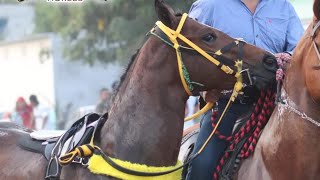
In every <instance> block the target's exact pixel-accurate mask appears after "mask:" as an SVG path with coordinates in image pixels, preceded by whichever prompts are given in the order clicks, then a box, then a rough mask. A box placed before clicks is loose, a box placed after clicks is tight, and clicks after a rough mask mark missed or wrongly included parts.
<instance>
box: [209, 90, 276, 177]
mask: <svg viewBox="0 0 320 180" xmlns="http://www.w3.org/2000/svg"><path fill="white" fill-rule="evenodd" d="M274 99H275V93H274V92H272V91H271V90H268V91H267V92H266V93H265V92H264V91H261V94H260V98H259V99H258V101H257V104H256V106H255V107H254V111H253V113H252V115H251V116H250V119H249V120H248V121H247V122H246V124H245V126H243V127H242V128H241V129H240V130H239V132H238V133H236V134H234V135H233V136H229V137H226V136H224V135H221V134H220V133H219V132H218V131H217V132H216V135H217V136H218V138H220V139H223V140H226V141H230V142H231V143H230V145H229V147H228V150H227V151H225V154H224V155H223V156H222V158H221V159H220V161H219V164H218V165H217V167H216V168H215V172H214V174H213V179H214V180H216V179H218V178H219V176H218V174H219V172H220V171H221V169H222V167H223V165H224V163H225V162H226V160H227V159H228V157H229V156H230V153H231V151H232V150H233V149H234V148H235V147H236V145H237V144H238V143H239V142H240V141H241V140H242V139H243V138H244V136H245V135H246V134H248V133H250V134H251V135H250V136H249V138H248V139H247V141H246V142H245V143H244V145H243V147H242V149H241V151H240V157H241V158H242V159H246V158H248V157H249V156H250V155H251V154H252V153H253V152H254V149H255V147H256V145H257V142H258V139H259V137H260V133H261V131H262V129H263V128H264V126H265V125H266V124H267V122H268V120H269V118H270V116H271V113H272V112H273V109H274V107H275V105H274ZM217 115H218V113H217V112H216V111H214V112H213V114H212V118H211V120H212V126H213V127H215V119H216V117H217Z"/></svg>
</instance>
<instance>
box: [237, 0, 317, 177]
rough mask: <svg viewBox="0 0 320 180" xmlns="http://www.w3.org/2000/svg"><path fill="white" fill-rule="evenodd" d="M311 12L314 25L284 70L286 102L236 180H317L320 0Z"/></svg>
mask: <svg viewBox="0 0 320 180" xmlns="http://www.w3.org/2000/svg"><path fill="white" fill-rule="evenodd" d="M313 9H314V15H315V17H314V20H313V22H312V23H311V24H310V26H309V27H308V29H307V30H306V32H305V35H304V36H303V38H302V39H301V40H300V42H299V44H298V46H297V47H296V49H295V52H294V55H293V59H292V60H291V64H290V66H289V69H288V71H287V77H286V79H285V82H284V86H283V89H282V96H283V97H282V98H283V99H284V102H283V103H282V104H278V105H277V107H276V109H275V111H274V113H273V115H272V116H271V118H270V120H269V123H268V124H267V126H266V127H265V129H264V131H263V133H262V134H261V138H260V140H259V142H258V144H257V147H256V150H255V153H254V155H253V157H251V158H250V159H248V160H246V161H244V163H243V164H242V166H241V168H240V171H239V173H238V178H237V179H245V180H248V179H275V180H276V179H279V180H295V179H296V180H301V179H304V180H307V179H308V180H315V179H320V143H319V138H320V131H319V128H320V127H319V126H320V119H319V117H320V81H319V76H320V71H319V67H320V66H319V65H320V59H319V58H320V56H319V49H318V47H317V46H318V45H319V44H320V36H319V28H318V27H319V26H317V25H319V20H320V0H315V2H314V8H313ZM317 23H318V24H317ZM313 43H315V44H313ZM316 44H318V45H316Z"/></svg>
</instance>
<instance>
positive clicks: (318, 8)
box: [313, 0, 320, 21]
mask: <svg viewBox="0 0 320 180" xmlns="http://www.w3.org/2000/svg"><path fill="white" fill-rule="evenodd" d="M313 13H314V15H315V17H316V18H317V20H318V21H319V20H320V0H315V1H314V3H313Z"/></svg>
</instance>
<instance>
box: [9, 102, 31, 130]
mask: <svg viewBox="0 0 320 180" xmlns="http://www.w3.org/2000/svg"><path fill="white" fill-rule="evenodd" d="M33 117H34V116H33V110H32V107H31V106H29V105H28V104H27V102H26V101H25V99H24V98H23V97H19V98H18V99H17V101H16V107H15V111H14V112H13V113H12V121H13V122H14V123H16V124H18V125H21V126H24V127H25V128H29V129H33V128H34V127H33V125H34V121H33Z"/></svg>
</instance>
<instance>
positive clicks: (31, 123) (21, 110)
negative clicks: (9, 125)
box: [8, 95, 50, 130]
mask: <svg viewBox="0 0 320 180" xmlns="http://www.w3.org/2000/svg"><path fill="white" fill-rule="evenodd" d="M49 113H50V111H49V109H48V108H47V107H46V106H44V105H43V104H41V103H40V102H39V100H38V98H37V96H36V95H30V97H29V103H27V101H26V100H25V98H23V97H19V98H18V99H17V101H16V105H15V109H14V111H13V112H12V113H11V114H10V115H9V117H8V119H10V120H11V121H12V122H14V123H16V124H18V125H21V126H23V127H25V128H29V129H34V130H41V129H47V126H48V119H49Z"/></svg>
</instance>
